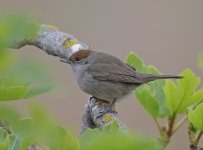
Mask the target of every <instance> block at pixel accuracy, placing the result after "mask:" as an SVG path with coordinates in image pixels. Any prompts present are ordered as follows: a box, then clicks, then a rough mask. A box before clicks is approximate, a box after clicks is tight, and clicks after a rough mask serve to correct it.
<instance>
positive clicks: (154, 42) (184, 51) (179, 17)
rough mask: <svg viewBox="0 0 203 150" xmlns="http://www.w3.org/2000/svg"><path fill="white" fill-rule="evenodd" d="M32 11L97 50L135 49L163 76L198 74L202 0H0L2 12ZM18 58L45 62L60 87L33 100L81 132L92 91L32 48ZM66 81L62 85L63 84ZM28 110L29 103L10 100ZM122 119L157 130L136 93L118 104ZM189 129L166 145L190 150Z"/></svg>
mask: <svg viewBox="0 0 203 150" xmlns="http://www.w3.org/2000/svg"><path fill="white" fill-rule="evenodd" d="M15 12H21V13H26V14H31V15H33V16H36V17H37V18H39V19H40V20H41V21H42V22H44V23H46V24H53V25H56V26H58V27H59V28H60V29H61V30H62V31H64V32H68V33H71V34H73V35H74V36H75V37H76V38H78V39H79V40H80V41H83V42H86V43H88V44H90V45H91V48H92V49H94V50H97V51H102V52H107V53H109V54H112V55H115V56H117V57H119V58H120V59H122V60H125V58H126V57H127V54H128V52H129V51H135V52H136V53H137V54H138V55H140V56H141V57H142V58H143V59H144V61H145V63H146V64H153V65H155V66H156V67H157V68H158V69H159V70H160V71H161V72H162V73H164V74H179V73H180V72H181V71H182V70H183V69H185V68H191V69H192V70H193V71H194V72H195V73H196V74H197V75H199V76H202V72H201V71H200V69H199V68H198V65H197V55H198V53H199V52H200V51H202V50H203V44H202V39H203V30H202V26H203V18H202V14H203V1H201V0H194V1H190V0H165V1H162V0H154V1H150V0H126V1H122V0H110V1H99V0H86V1H83V0H58V1H53V2H52V1H48V0H40V1H36V0H17V1H12V0H1V5H0V13H1V15H3V14H7V13H15ZM12 54H13V55H14V57H15V58H16V59H17V60H26V59H30V58H32V59H33V60H37V61H39V60H42V61H43V62H44V63H45V64H46V66H48V68H50V70H51V71H50V76H52V78H54V80H55V81H56V82H58V84H57V87H56V90H54V91H52V92H49V93H46V94H43V95H40V96H38V97H35V98H33V99H32V101H40V102H41V103H43V104H44V105H45V106H46V107H47V108H48V109H49V111H50V112H52V114H54V116H55V117H56V118H57V120H58V121H59V122H61V123H63V125H64V126H67V127H69V128H70V129H72V130H73V131H75V132H76V133H79V129H80V125H81V115H82V113H83V109H84V105H85V103H86V101H87V99H88V97H89V96H88V95H86V94H85V93H83V92H81V91H80V89H79V88H78V86H77V84H76V83H75V81H74V80H73V79H74V75H73V73H72V70H71V68H70V66H68V65H67V64H63V63H61V62H59V59H58V58H56V57H52V56H49V55H47V54H45V53H44V52H43V51H41V50H39V49H38V48H36V47H33V46H26V47H24V48H22V49H20V50H12ZM62 83H63V84H62ZM6 103H7V104H11V105H14V106H15V107H18V108H20V109H21V110H22V112H23V113H26V109H25V106H26V105H27V104H28V103H29V102H28V101H16V102H6ZM117 111H118V112H119V115H120V117H121V119H122V120H123V121H124V122H125V123H126V124H127V125H128V127H129V128H130V129H133V130H136V131H138V132H140V133H145V134H147V135H151V136H157V135H158V131H157V129H156V127H155V124H154V122H153V120H152V119H151V118H150V116H149V115H148V114H147V113H146V112H145V110H144V109H143V108H142V107H141V106H140V104H139V103H138V102H137V101H135V100H134V97H133V96H132V95H130V96H128V97H126V98H125V100H124V101H121V102H120V103H119V104H118V105H117ZM186 127H187V125H185V126H184V127H182V129H181V130H179V131H178V132H177V134H176V135H175V137H174V138H173V139H172V142H171V143H170V145H169V147H168V149H187V147H188V145H187V144H188V139H187V133H186Z"/></svg>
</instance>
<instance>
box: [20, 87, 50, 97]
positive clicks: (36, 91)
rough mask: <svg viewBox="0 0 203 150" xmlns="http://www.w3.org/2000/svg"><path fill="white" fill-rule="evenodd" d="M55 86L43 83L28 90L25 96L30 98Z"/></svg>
mask: <svg viewBox="0 0 203 150" xmlns="http://www.w3.org/2000/svg"><path fill="white" fill-rule="evenodd" d="M53 88H54V85H41V86H38V87H33V88H31V89H29V90H28V92H27V94H26V95H25V96H24V97H23V98H30V97H33V96H36V95H40V94H42V93H45V92H48V91H50V90H52V89H53Z"/></svg>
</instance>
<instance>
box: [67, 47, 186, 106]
mask: <svg viewBox="0 0 203 150" xmlns="http://www.w3.org/2000/svg"><path fill="white" fill-rule="evenodd" d="M67 62H68V63H70V64H71V66H72V68H73V70H74V72H75V77H76V80H77V82H78V85H79V87H80V88H81V90H83V91H84V92H86V93H88V94H90V95H92V96H94V97H97V98H99V99H102V100H105V101H108V102H110V103H112V102H113V101H114V100H117V99H120V98H122V97H124V96H125V95H127V94H129V93H130V92H131V91H132V90H134V89H135V88H137V87H138V86H140V85H142V84H145V83H147V82H150V81H153V80H156V79H169V78H175V79H179V78H182V77H181V76H174V75H151V74H142V73H139V72H137V71H136V70H135V69H134V68H132V67H131V66H129V65H127V64H125V63H124V62H122V61H121V60H120V59H118V58H116V57H114V56H111V55H108V54H105V53H100V52H95V51H91V50H80V51H78V52H75V53H73V54H72V55H71V57H70V59H69V60H68V61H67Z"/></svg>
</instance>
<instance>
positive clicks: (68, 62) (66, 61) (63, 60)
mask: <svg viewBox="0 0 203 150" xmlns="http://www.w3.org/2000/svg"><path fill="white" fill-rule="evenodd" d="M60 61H61V62H64V63H67V64H70V63H71V61H70V60H68V59H61V60H60Z"/></svg>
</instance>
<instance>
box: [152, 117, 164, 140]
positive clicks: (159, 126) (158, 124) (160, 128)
mask: <svg viewBox="0 0 203 150" xmlns="http://www.w3.org/2000/svg"><path fill="white" fill-rule="evenodd" d="M154 121H155V123H156V125H157V127H158V129H159V133H160V136H162V127H161V124H160V122H159V120H158V119H157V118H154Z"/></svg>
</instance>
